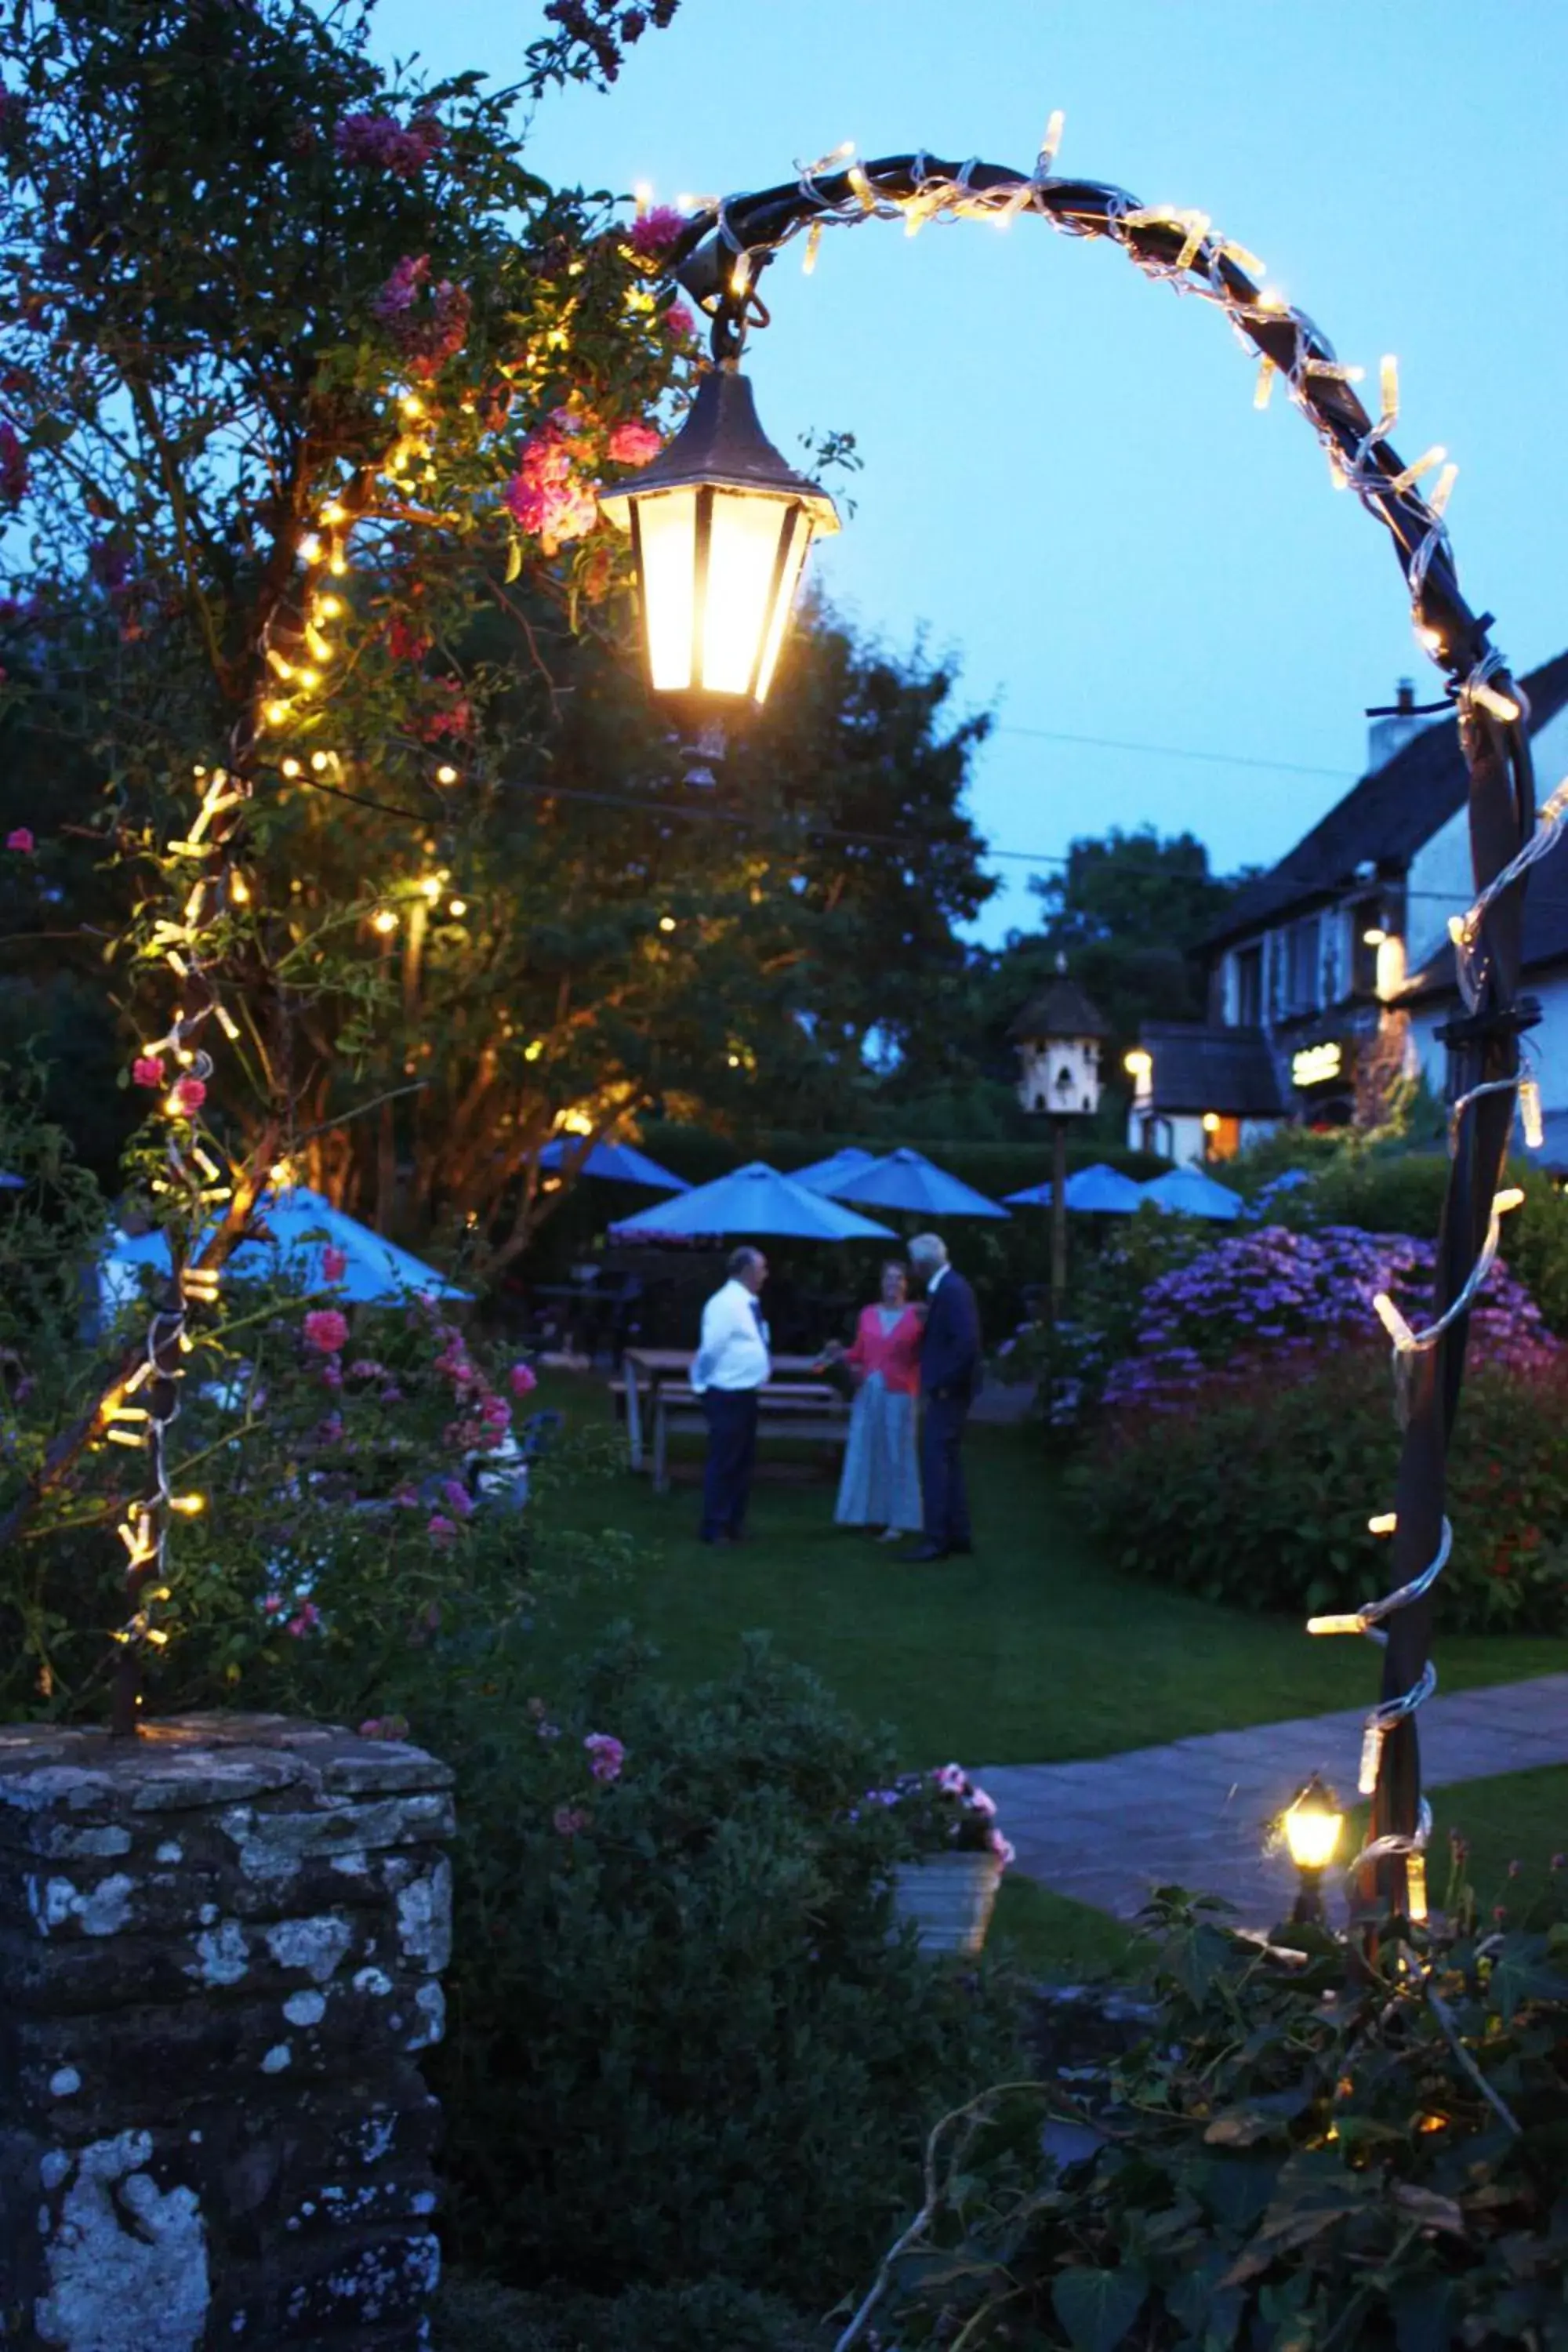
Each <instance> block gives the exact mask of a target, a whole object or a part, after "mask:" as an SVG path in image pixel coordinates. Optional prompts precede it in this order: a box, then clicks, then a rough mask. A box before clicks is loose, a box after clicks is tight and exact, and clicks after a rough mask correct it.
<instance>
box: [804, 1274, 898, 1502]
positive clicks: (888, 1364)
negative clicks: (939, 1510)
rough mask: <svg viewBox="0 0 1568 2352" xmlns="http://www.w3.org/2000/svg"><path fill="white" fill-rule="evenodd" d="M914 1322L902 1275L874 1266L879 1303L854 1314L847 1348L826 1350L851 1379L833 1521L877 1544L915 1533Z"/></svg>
mask: <svg viewBox="0 0 1568 2352" xmlns="http://www.w3.org/2000/svg"><path fill="white" fill-rule="evenodd" d="M920 1350H921V1314H920V1310H919V1309H918V1308H917V1307H911V1306H910V1292H909V1275H908V1271H907V1269H906V1268H905V1267H904V1266H903V1265H900V1263H899V1261H898V1260H897V1259H890V1260H889V1263H888V1264H887V1265H884V1267H883V1268H882V1295H881V1297H880V1298H879V1300H878V1302H877V1304H876V1306H875V1307H862V1309H861V1311H860V1319H859V1322H858V1325H857V1327H856V1331H855V1344H854V1346H853V1347H852V1348H849V1349H843V1348H839V1347H833V1348H830V1349H828V1350H827V1353H828V1356H829V1357H830V1358H831V1359H832V1360H834V1361H835V1362H837V1363H842V1364H847V1366H848V1367H849V1370H850V1371H851V1373H852V1375H853V1376H854V1377H855V1379H856V1381H857V1388H856V1392H855V1404H854V1409H853V1411H852V1412H851V1413H850V1416H849V1442H848V1444H847V1447H846V1448H845V1454H844V1475H843V1477H842V1478H841V1479H840V1480H839V1482H838V1501H837V1507H836V1508H835V1510H834V1514H833V1516H834V1518H835V1519H836V1521H837V1524H838V1525H839V1526H840V1527H841V1528H879V1529H880V1530H881V1541H882V1542H883V1543H893V1542H896V1541H897V1540H898V1538H900V1536H905V1535H918V1534H919V1533H920V1532H921V1476H920V1458H919V1454H918V1452H917V1450H916V1444H915V1407H916V1399H917V1398H918V1396H919V1394H920V1385H921V1367H920Z"/></svg>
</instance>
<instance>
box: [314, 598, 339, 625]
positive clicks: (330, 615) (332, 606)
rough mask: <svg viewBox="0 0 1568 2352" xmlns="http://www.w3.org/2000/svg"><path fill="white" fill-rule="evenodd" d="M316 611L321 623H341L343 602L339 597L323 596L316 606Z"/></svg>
mask: <svg viewBox="0 0 1568 2352" xmlns="http://www.w3.org/2000/svg"><path fill="white" fill-rule="evenodd" d="M316 610H317V611H318V612H319V613H320V614H321V618H322V620H323V621H341V620H342V616H343V600H342V597H341V596H323V597H322V598H321V601H320V603H319V604H317V606H316Z"/></svg>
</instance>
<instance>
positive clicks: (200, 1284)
mask: <svg viewBox="0 0 1568 2352" xmlns="http://www.w3.org/2000/svg"><path fill="white" fill-rule="evenodd" d="M220 1278H221V1277H220V1276H219V1273H218V1269H217V1268H216V1266H208V1265H188V1266H186V1268H185V1272H184V1289H185V1296H186V1297H187V1298H192V1299H195V1301H196V1303H197V1304H198V1305H200V1306H204V1307H210V1306H211V1304H212V1302H213V1301H214V1299H215V1298H216V1297H217V1290H218V1282H219V1280H220Z"/></svg>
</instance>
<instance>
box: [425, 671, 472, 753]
mask: <svg viewBox="0 0 1568 2352" xmlns="http://www.w3.org/2000/svg"><path fill="white" fill-rule="evenodd" d="M430 692H431V694H432V695H433V696H434V697H435V698H436V704H435V708H434V709H432V710H428V711H426V714H425V716H424V717H423V718H422V719H420V721H419V732H420V734H421V735H422V737H423V738H424V740H425V741H426V743H438V742H440V740H441V739H442V738H443V736H447V735H453V736H459V735H468V734H471V733H472V731H473V725H474V706H473V704H472V703H471V702H470V701H469V699H468V696H467V695H466V694H465V693H464V692H463V688H462V685H461V683H460V681H459V680H458V679H457V678H455V677H437V678H432V679H431V681H430Z"/></svg>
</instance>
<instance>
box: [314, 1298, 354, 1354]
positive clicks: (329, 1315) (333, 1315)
mask: <svg viewBox="0 0 1568 2352" xmlns="http://www.w3.org/2000/svg"><path fill="white" fill-rule="evenodd" d="M348 1336H349V1321H348V1317H347V1316H346V1315H340V1314H339V1312H338V1310H337V1308H336V1307H312V1308H311V1310H310V1314H309V1315H307V1316H306V1318H305V1339H306V1344H307V1345H308V1346H310V1347H312V1348H319V1349H321V1353H322V1355H323V1356H335V1355H336V1354H337V1352H338V1349H340V1348H341V1347H342V1344H343V1341H344V1340H345V1339H347V1338H348Z"/></svg>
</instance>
